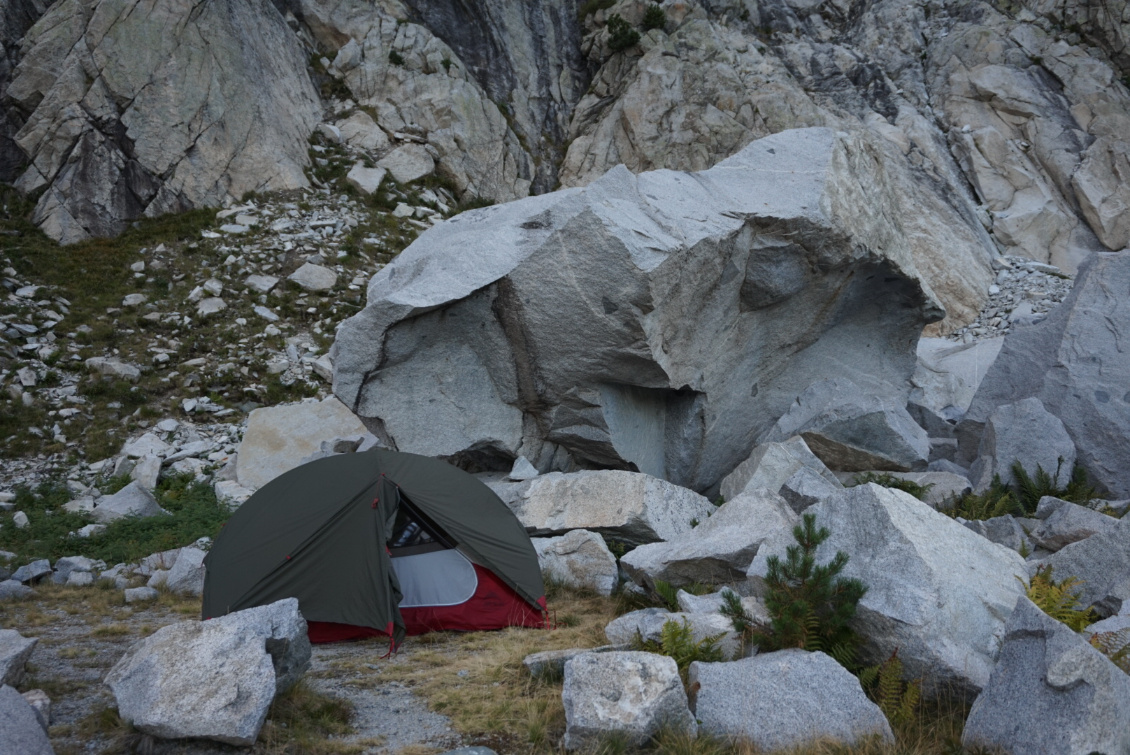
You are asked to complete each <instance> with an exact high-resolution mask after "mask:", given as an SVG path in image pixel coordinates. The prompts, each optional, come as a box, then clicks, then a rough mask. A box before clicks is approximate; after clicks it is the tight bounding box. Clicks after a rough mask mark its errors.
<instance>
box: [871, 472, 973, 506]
mask: <svg viewBox="0 0 1130 755" xmlns="http://www.w3.org/2000/svg"><path fill="white" fill-rule="evenodd" d="M890 474H891V476H892V477H897V478H899V479H900V480H907V481H908V482H913V483H914V484H915V485H921V486H923V487H926V486H929V490H927V491H926V493H925V496H924V497H923V499H922V500H923V501H924V502H925V503H928V504H929V505H931V506H933V507H934V508H936V509H944V508H947V506H946V504H947V503H952V502H953V501H955V500H957V499H958V498H961V496H963V495H965V494H966V493H968V492H969V491H971V490H972V489H973V488H972V486H971V485H970V484H969V478H967V477H966V476H965V475H963V474H954V473H953V472H891V473H890Z"/></svg>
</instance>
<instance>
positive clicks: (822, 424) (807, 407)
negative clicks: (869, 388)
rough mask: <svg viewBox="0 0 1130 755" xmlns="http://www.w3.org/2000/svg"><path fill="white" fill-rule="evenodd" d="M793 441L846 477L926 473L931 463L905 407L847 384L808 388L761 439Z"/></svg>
mask: <svg viewBox="0 0 1130 755" xmlns="http://www.w3.org/2000/svg"><path fill="white" fill-rule="evenodd" d="M794 435H800V436H801V437H803V438H804V440H805V442H806V443H807V444H808V447H809V448H810V449H811V450H812V452H813V453H814V454H816V456H818V457H820V460H821V461H823V462H824V463H825V464H827V465H828V466H829V467H831V468H832V469H836V470H841V471H847V472H862V471H864V470H867V469H883V470H894V471H899V472H905V471H909V470H911V469H920V468H921V469H924V468H925V467H926V464H927V462H928V461H929V457H930V441H929V439H928V436H927V435H926V431H925V430H924V429H922V428H921V427H919V425H918V423H917V422H915V421H914V419H913V418H912V417H911V416H910V414H908V413H907V411H906V407H905V402H902V403H900V402H897V401H893V400H891V399H889V398H885V397H880V396H875V395H869V394H868V393H867V392H865V391H863V390H862V389H861V388H860V387H859V386H857V385H856V384H855V383H853V382H851V381H850V380H848V379H846V378H838V377H837V378H829V379H826V380H820V381H818V382H816V383H813V384H812V385H810V386H809V387H808V388H807V389H805V391H804V392H803V393H801V394H800V395H799V396H798V397H797V399H796V401H795V402H794V403H793V405H792V406H791V407H789V410H788V411H787V412H785V414H784V415H782V416H781V418H780V419H779V420H777V424H776V425H774V426H773V429H772V430H770V431H769V434H768V435H767V436H766V438H765V439H766V440H769V441H781V440H784V439H785V438H790V437H792V436H794Z"/></svg>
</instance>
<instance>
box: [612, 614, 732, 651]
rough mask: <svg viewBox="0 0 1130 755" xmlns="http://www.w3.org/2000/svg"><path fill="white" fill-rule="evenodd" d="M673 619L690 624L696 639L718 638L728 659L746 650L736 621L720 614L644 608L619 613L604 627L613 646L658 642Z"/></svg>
mask: <svg viewBox="0 0 1130 755" xmlns="http://www.w3.org/2000/svg"><path fill="white" fill-rule="evenodd" d="M669 621H673V622H675V623H676V624H679V625H683V624H686V625H687V626H689V627H690V629H691V636H692V637H693V638H694V641H695V642H701V641H702V640H704V639H706V638H707V637H717V636H719V635H721V637H720V639H719V640H718V648H719V649H720V650H721V651H722V656H723V657H724V658H727V659H728V658H733V657H735V656H736V655H737V654H738V653H739V652H741V650H742V646H741V638H740V637H739V636H738V635H737V634H736V633H735V632H734V627H733V624H732V623H731V622H730V620H729V619H727V618H726V617H725V616H723V615H722V614H720V613H698V612H695V613H688V612H682V611H676V612H671V611H667V610H665V609H662V608H641V609H640V610H638V611H630V612H629V613H626V614H624V615H623V616H619V617H617V618H615V619H613V620H612V621H610V622H609V623H608V626H606V627H605V628H604V636H605V637H606V638H608V642H609V643H611V644H613V645H630V644H631V643H632V642H634V641H635V640H637V639H639V640H643V641H644V642H658V641H659V640H660V639H661V638H662V632H663V625H664V624H666V623H667V622H669Z"/></svg>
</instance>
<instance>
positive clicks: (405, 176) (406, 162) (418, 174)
mask: <svg viewBox="0 0 1130 755" xmlns="http://www.w3.org/2000/svg"><path fill="white" fill-rule="evenodd" d="M377 167H378V168H384V169H385V170H387V171H388V172H389V173H391V174H392V177H393V178H395V179H396V180H397V182H399V183H402V184H406V183H411V182H413V181H416V180H419V179H421V178H423V177H424V176H430V175H431V174H432V173H433V172H434V171H435V169H436V163H435V160H433V159H432V156H431V155H430V154H429V153H428V150H427V149H425V148H424V146H423V145H421V144H405V145H404V146H402V147H397V148H396V149H394V150H393V151H392V152H389V153H388V154H387V155H385V156H384V157H382V158H381V159H380V160H379V161H377Z"/></svg>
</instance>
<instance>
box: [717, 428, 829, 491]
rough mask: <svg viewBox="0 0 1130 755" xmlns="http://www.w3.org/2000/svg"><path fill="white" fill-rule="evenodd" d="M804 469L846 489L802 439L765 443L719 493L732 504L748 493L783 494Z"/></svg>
mask: <svg viewBox="0 0 1130 755" xmlns="http://www.w3.org/2000/svg"><path fill="white" fill-rule="evenodd" d="M801 469H810V470H812V471H813V472H815V473H817V474H818V475H820V477H822V478H823V479H824V480H826V481H827V482H828V484H829V485H832V486H833V487H837V488H842V487H843V485H841V484H840V481H839V480H838V479H836V476H835V475H834V474H832V472H831V471H830V470H829V469H828V467H826V466H825V465H824V462H822V461H820V459H819V457H817V456H816V455H815V454H814V453H812V451H811V450H810V449H809V448H808V444H806V443H805V442H804V438H801V437H800V436H799V435H798V436H795V437H792V438H789V439H788V440H785V441H782V442H780V443H762V444H760V445H759V446H757V447H756V448H754V449H753V453H751V454H750V455H749V458H748V459H746V460H745V461H743V462H742V463H741V464H739V465H738V466H737V467H736V468H735V469H734V471H733V472H731V473H730V474H728V475H726V477H725V478H724V479H723V480H722V485H721V487H720V488H719V492H720V493H721V494H722V497H723V498H724V499H726V500H727V501H732V500H733V499H735V498H737V497H738V496H739V495H741V493H742V492H743V491H745V490H747V489H753V490H757V489H763V490H769V491H772V492H774V493H779V492H780V490H781V486H783V485H784V484H785V483H786V482H787V481H788V480H789V479H790V478H791V477H792V476H793V475H795V474H796V473H797V472H799V471H800V470H801Z"/></svg>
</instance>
